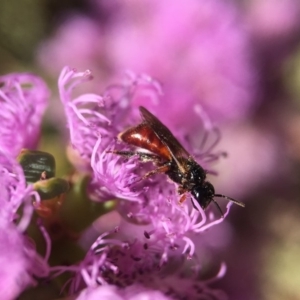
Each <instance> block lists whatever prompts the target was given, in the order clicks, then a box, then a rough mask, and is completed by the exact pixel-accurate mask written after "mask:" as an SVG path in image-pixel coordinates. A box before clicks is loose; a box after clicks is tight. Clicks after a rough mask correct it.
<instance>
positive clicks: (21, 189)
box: [0, 151, 50, 300]
mask: <svg viewBox="0 0 300 300" xmlns="http://www.w3.org/2000/svg"><path fill="white" fill-rule="evenodd" d="M0 176H1V177H0V181H1V187H2V188H1V199H0V200H1V202H0V245H1V246H0V263H1V271H0V290H1V298H2V299H4V300H9V299H15V298H16V297H17V296H18V295H19V294H20V293H21V292H22V291H23V290H24V289H25V288H27V287H28V286H32V285H35V284H36V283H37V282H36V279H35V278H38V277H45V276H47V275H48V272H49V269H48V265H47V260H48V257H49V251H50V245H49V243H48V245H47V254H46V257H45V258H42V257H41V256H40V255H39V254H37V252H36V250H35V247H34V246H33V244H32V242H31V240H30V239H29V238H28V237H27V236H26V235H24V231H25V230H26V228H27V226H28V224H29V222H30V220H31V216H32V213H33V206H32V197H33V199H35V201H36V202H39V201H40V200H39V196H38V194H37V193H36V192H35V191H34V190H33V187H32V186H28V187H26V182H25V177H24V174H23V171H22V169H21V167H20V166H19V165H18V164H17V163H16V162H15V160H14V159H12V158H11V157H9V156H8V155H7V154H6V153H4V152H1V151H0ZM21 206H23V210H22V216H19V215H18V213H17V211H18V209H20V207H21ZM41 228H42V227H41ZM42 232H43V234H44V236H45V238H46V240H48V237H47V233H46V232H45V231H44V230H43V229H42Z"/></svg>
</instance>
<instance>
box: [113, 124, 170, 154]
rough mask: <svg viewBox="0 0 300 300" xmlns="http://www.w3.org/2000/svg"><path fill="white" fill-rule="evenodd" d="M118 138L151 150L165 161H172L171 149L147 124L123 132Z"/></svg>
mask: <svg viewBox="0 0 300 300" xmlns="http://www.w3.org/2000/svg"><path fill="white" fill-rule="evenodd" d="M118 138H119V139H120V140H121V141H124V142H126V143H128V144H130V145H133V146H136V147H140V148H143V149H146V150H149V151H150V152H152V153H154V154H156V155H158V156H159V157H161V158H163V159H165V160H170V159H172V156H171V153H170V150H169V148H168V147H167V146H166V145H165V144H164V143H163V142H162V140H161V139H160V138H159V137H158V136H157V135H156V133H155V132H154V130H153V129H152V128H151V127H150V126H149V125H148V124H147V123H145V122H144V123H141V124H139V125H137V126H135V127H131V128H129V129H127V130H125V131H123V132H121V133H120V134H119V135H118Z"/></svg>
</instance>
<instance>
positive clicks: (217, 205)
mask: <svg viewBox="0 0 300 300" xmlns="http://www.w3.org/2000/svg"><path fill="white" fill-rule="evenodd" d="M212 201H213V203H214V204H215V205H216V207H217V208H218V210H219V212H220V214H221V217H222V218H223V219H224V214H223V212H222V209H221V207H220V206H219V204H218V202H217V201H215V200H214V199H212Z"/></svg>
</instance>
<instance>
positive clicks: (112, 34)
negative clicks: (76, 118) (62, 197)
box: [0, 0, 300, 300]
mask: <svg viewBox="0 0 300 300" xmlns="http://www.w3.org/2000/svg"><path fill="white" fill-rule="evenodd" d="M299 43H300V1H299V0H285V1H281V0H264V1H260V0H248V1H246V0H235V1H225V0H205V1H204V0H203V1H199V0H198V1H197V0H188V1H182V2H181V1H172V0H145V1H138V0H131V1H130V0H125V1H124V0H123V1H122V0H106V1H104V0H103V1H101V0H89V1H88V0H86V1H84V0H82V1H80V0H76V1H71V0H69V1H58V0H57V1H53V0H45V1H39V0H24V1H22V2H19V1H16V0H13V1H2V2H1V4H0V73H1V74H6V73H8V72H12V71H22V70H26V71H32V72H35V73H37V74H39V75H41V76H43V77H44V78H47V79H48V83H49V84H50V86H53V87H55V84H56V81H57V77H58V74H59V72H60V71H61V69H62V68H63V67H64V66H66V65H69V66H71V67H75V68H77V69H78V70H85V69H90V70H91V71H92V72H93V74H94V77H95V79H94V80H93V81H92V82H91V83H89V84H87V85H86V90H87V91H89V92H91V91H93V92H99V93H100V92H101V91H102V89H103V87H104V86H105V85H107V84H108V83H110V82H112V81H113V79H114V78H115V77H116V76H118V75H119V74H120V73H121V72H122V71H124V70H131V71H134V72H137V73H140V72H141V73H147V74H149V75H151V76H152V77H155V78H156V79H157V80H158V81H159V82H160V83H161V84H162V87H163V89H164V96H163V98H162V101H161V102H160V103H152V102H151V103H145V99H137V100H136V101H137V103H140V104H143V105H144V106H146V107H147V108H148V109H150V110H152V111H155V112H156V114H157V116H158V117H159V118H160V119H162V120H164V121H165V123H166V124H167V125H172V126H173V127H178V128H179V129H180V128H185V130H187V129H188V130H189V131H190V132H192V133H193V134H194V135H195V132H196V133H197V132H198V131H199V132H200V129H199V128H202V122H201V118H199V115H197V111H198V110H199V108H202V109H204V111H206V113H207V114H208V115H209V117H210V118H211V120H212V121H213V123H214V125H216V126H217V127H218V128H219V129H220V130H221V133H222V141H221V143H220V145H219V147H218V148H219V149H220V150H224V151H226V152H227V153H228V157H227V158H226V159H222V160H221V161H220V162H219V163H218V164H216V166H215V169H216V170H217V171H218V172H219V175H218V176H217V177H215V176H214V177H212V178H211V181H212V182H213V183H214V184H215V186H216V189H217V191H222V193H224V194H226V195H230V196H232V197H234V198H237V199H238V200H240V201H243V202H246V208H245V209H243V210H242V209H237V208H235V209H232V212H231V214H230V216H229V218H228V221H227V223H228V226H230V227H231V228H232V229H231V230H232V234H231V236H229V237H228V239H229V240H228V241H227V242H226V243H224V247H223V248H221V249H219V250H218V253H213V251H216V250H214V249H213V247H212V254H211V256H212V257H213V256H214V255H216V256H217V257H218V260H219V259H220V257H221V258H222V259H223V258H224V261H225V262H226V263H227V266H228V271H227V275H226V276H225V277H224V279H222V280H221V281H220V282H219V283H218V287H220V286H222V288H224V290H225V291H227V292H228V294H229V298H230V299H243V300H248V299H249V300H250V299H261V300H269V299H270V300H271V299H272V300H274V299H275V300H276V299H287V300H288V299H293V300H294V299H300V289H299V282H300V272H299V269H300V258H299V253H300V230H299V228H300V218H299V216H300V180H299V176H300V44H299ZM59 105H60V104H59V103H58V101H57V90H56V88H53V95H52V105H51V106H50V108H49V110H48V116H47V117H46V118H45V122H44V131H45V133H47V134H48V136H49V138H51V139H53V136H57V137H58V138H59V134H60V132H63V130H64V126H65V125H64V123H63V120H62V118H63V117H62V112H61V107H60V106H59ZM197 108H198V110H197ZM46 145H47V140H44V141H43V142H42V147H44V148H45V147H46Z"/></svg>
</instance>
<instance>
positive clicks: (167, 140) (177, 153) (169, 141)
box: [140, 106, 190, 172]
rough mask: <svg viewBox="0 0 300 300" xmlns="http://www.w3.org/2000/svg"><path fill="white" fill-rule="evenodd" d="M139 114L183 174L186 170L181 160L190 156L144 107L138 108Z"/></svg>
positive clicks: (183, 160)
mask: <svg viewBox="0 0 300 300" xmlns="http://www.w3.org/2000/svg"><path fill="white" fill-rule="evenodd" d="M140 112H141V115H142V118H143V120H144V122H146V123H147V124H148V125H149V126H150V127H151V128H152V129H153V131H154V132H155V134H156V135H157V136H158V137H159V139H160V140H161V141H162V142H163V144H165V145H166V146H167V148H168V149H169V150H170V153H171V155H172V158H173V159H174V160H175V161H176V163H177V165H178V167H179V168H180V169H181V171H182V172H184V171H185V169H186V168H185V164H184V162H185V161H186V160H185V159H182V158H189V157H190V154H189V153H188V152H187V151H186V150H185V149H184V148H183V146H182V145H181V144H180V143H179V142H178V140H177V139H176V138H175V137H174V135H173V134H172V132H171V131H170V130H169V129H168V128H167V127H166V126H165V125H164V124H163V123H162V122H161V121H159V120H158V119H157V118H156V117H155V116H154V115H153V114H151V113H150V112H149V111H148V110H147V109H146V108H145V107H142V106H140Z"/></svg>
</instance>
